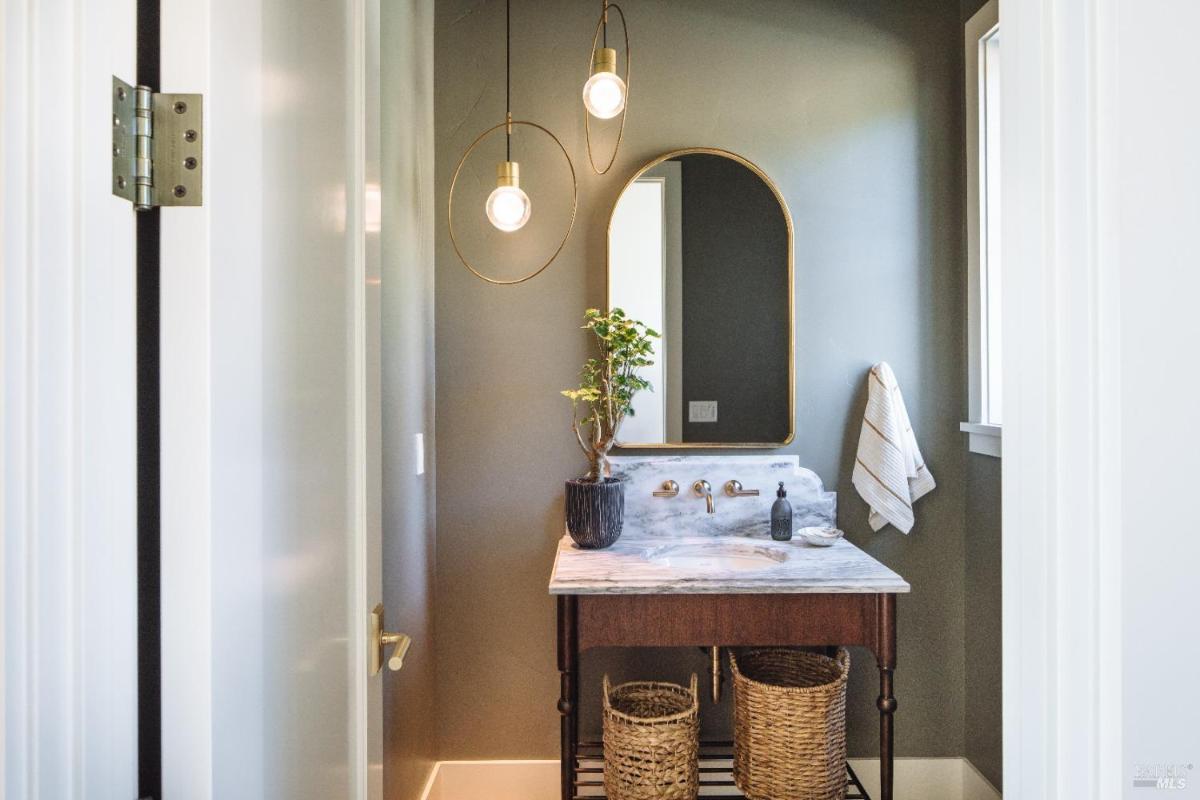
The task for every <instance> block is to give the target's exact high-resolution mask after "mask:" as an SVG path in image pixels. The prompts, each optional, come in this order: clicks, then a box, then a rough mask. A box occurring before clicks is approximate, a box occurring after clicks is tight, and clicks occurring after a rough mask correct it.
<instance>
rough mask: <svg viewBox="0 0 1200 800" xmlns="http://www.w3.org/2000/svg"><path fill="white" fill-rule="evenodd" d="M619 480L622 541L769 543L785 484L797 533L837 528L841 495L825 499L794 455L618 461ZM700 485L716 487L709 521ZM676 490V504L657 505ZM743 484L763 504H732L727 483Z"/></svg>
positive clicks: (748, 500) (741, 500) (739, 500)
mask: <svg viewBox="0 0 1200 800" xmlns="http://www.w3.org/2000/svg"><path fill="white" fill-rule="evenodd" d="M611 461H612V467H613V473H614V474H621V475H623V476H624V478H625V528H624V532H623V533H622V537H623V538H626V539H628V538H631V537H638V538H640V537H660V536H671V537H678V536H681V535H687V536H706V535H707V536H731V535H732V536H756V535H762V536H769V535H770V532H771V504H772V503H774V502H775V490H776V488H777V487H778V484H779V482H780V481H783V483H784V486H785V487H786V488H787V493H788V501H789V502H791V504H792V516H793V529H799V528H803V527H807V526H823V527H836V526H837V493H836V492H827V491H825V486H824V484H823V483H822V482H821V479H820V477H818V476H817V474H816V473H815V472H813V471H812V470H809V469H805V468H803V467H801V466H800V458H799V456H794V455H768V456H759V455H753V456H751V455H745V456H738V455H728V456H725V455H721V456H690V455H671V456H613V457H612V459H611ZM700 479H704V480H707V481H708V482H709V483H710V484H711V485H712V492H713V498H714V500H715V502H716V513H715V514H709V513H707V509H706V504H705V502H704V499H703V498H702V497H697V496H696V495H695V493H693V492H692V484H693V483H694V482H695V481H697V480H700ZM667 480H673V481H675V482H676V483H678V484H679V494H678V495H677V496H676V497H655V496H654V492H656V491H659V490H660V489H661V488H662V484H663V482H664V481H667ZM729 480H738V481H741V483H742V488H743V489H758V491H759V495H758V497H730V496H729V495H727V494H725V482H726V481H729Z"/></svg>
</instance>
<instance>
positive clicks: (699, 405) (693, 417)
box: [688, 400, 717, 422]
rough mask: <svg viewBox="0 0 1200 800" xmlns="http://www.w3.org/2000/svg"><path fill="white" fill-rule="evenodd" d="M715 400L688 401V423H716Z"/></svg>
mask: <svg viewBox="0 0 1200 800" xmlns="http://www.w3.org/2000/svg"><path fill="white" fill-rule="evenodd" d="M716 421H717V401H716V400H689V401H688V422H716Z"/></svg>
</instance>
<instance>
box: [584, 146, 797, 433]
mask: <svg viewBox="0 0 1200 800" xmlns="http://www.w3.org/2000/svg"><path fill="white" fill-rule="evenodd" d="M794 239H795V232H794V228H793V225H792V215H791V212H790V211H789V210H788V206H787V202H786V201H785V200H784V198H783V194H782V193H781V192H780V191H779V187H778V186H776V185H775V182H774V181H772V180H771V178H770V177H769V176H768V175H767V174H766V173H765V172H764V171H763V170H762V169H761V168H759V167H758V165H756V164H755V163H754V162H752V161H750V160H749V159H747V158H745V157H743V156H740V155H738V154H736V153H732V152H729V151H728V150H721V149H719V148H713V147H689V148H686V149H682V150H673V151H671V152H669V153H664V154H663V155H661V156H658V157H657V158H654V159H653V160H651V161H650V162H648V163H647V164H645V165H644V166H642V167H641V168H640V169H638V170H637V172H636V173H634V175H633V176H632V177H631V178H630V179H629V180H628V181H627V182H626V184H625V186H624V188H623V189H622V190H621V193H620V195H619V196H618V197H617V200H616V202H615V203H614V204H613V209H612V212H611V213H610V215H609V222H608V258H607V263H608V269H607V287H608V288H607V295H608V307H609V308H610V309H611V308H615V307H619V308H623V309H624V310H625V311H626V312H627V313H628V314H629V315H630V316H631V317H633V318H635V319H639V320H642V321H643V322H645V323H646V324H647V325H649V326H650V327H652V328H654V329H656V330H658V331H661V332H662V339H661V340H658V341H657V342H656V353H657V357H656V358H655V364H654V365H653V366H652V367H649V368H644V369H643V370H642V371H641V374H642V376H643V377H645V378H647V379H648V380H650V382H651V384H652V385H653V387H654V391H653V392H642V393H640V394H639V395H638V396H637V397H636V398H635V401H634V412H635V413H634V414H633V416H631V417H628V418H626V420H625V421H624V423H623V424H622V427H621V432H620V440H619V442H618V446H620V447H624V448H725V447H741V448H771V447H782V446H783V445H786V444H788V443H789V442H791V441H792V439H793V437H794V436H795V416H796V415H795V405H796V365H795V346H796V345H795V266H794V246H795V245H794Z"/></svg>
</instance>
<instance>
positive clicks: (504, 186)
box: [446, 0, 579, 286]
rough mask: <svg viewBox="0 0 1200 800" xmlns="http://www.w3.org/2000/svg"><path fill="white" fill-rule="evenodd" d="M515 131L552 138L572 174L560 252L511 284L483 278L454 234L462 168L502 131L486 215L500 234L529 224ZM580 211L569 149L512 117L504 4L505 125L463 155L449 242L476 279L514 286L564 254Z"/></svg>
mask: <svg viewBox="0 0 1200 800" xmlns="http://www.w3.org/2000/svg"><path fill="white" fill-rule="evenodd" d="M514 127H525V128H529V129H533V130H536V131H540V132H541V133H543V134H545V135H546V136H547V137H549V138H550V139H551V140H552V141H553V142H554V144H555V145H557V146H558V150H559V152H561V153H562V155H563V158H564V159H565V160H566V162H567V168H568V170H570V173H571V187H572V188H571V221H570V223H569V224H568V225H567V230H566V233H564V234H563V237H562V240H561V241H560V242H559V243H558V248H557V249H556V250H555V251H554V253H553V254H552V255H551V256H550V258H549V259H548V260H546V261H545V262H544V263H542V264H541V266H539V267H537V269H535V270H533V271H532V272H530V273H529V274H527V275H525V276H524V277H521V278H515V279H512V280H503V279H499V278H493V277H490V276H488V275H486V274H484V273H483V272H482V271H481V270H479V269H477V268H476V267H475V266H473V265H472V264H471V262H470V261H469V260H468V259H467V257H466V256H465V255H463V252H462V249H461V248H460V247H459V243H458V237H457V236H456V234H455V230H454V190H455V188H456V187H457V185H458V178H459V175H460V174H461V173H462V168H463V165H464V164H466V162H467V158H468V157H470V155H471V154H472V153H473V152H475V150H476V149H477V148H478V147H479V145H480V144H481V143H482V142H483V140H484V139H487V138H488V137H489V136H491V135H492V134H493V133H497V132H498V131H500V130H501V129H503V130H504V160H503V161H501V162H500V163H499V164H497V166H496V188H495V189H493V190H492V193H491V194H489V195H488V198H487V202H486V203H484V215H485V216H486V217H487V220H488V222H490V223H491V224H492V226H493V227H495V228H496V229H497V230H499V231H502V232H504V233H515V232H517V231H520V230H521V229H522V228H523V227H525V224H526V223H527V222H529V218H530V217H531V216H532V214H533V203H532V201H531V200H530V199H529V195H528V194H526V193H525V190H524V189H522V188H521V168H520V164H518V163H517V162H516V161H513V158H512V135H513V128H514ZM578 208H579V183H578V180H577V179H576V176H575V165H574V163H572V161H571V156H570V154H569V153H567V149H566V148H565V147H564V146H563V143H562V142H561V141H559V139H558V137H557V136H555V135H554V134H553V133H551V132H550V131H549V130H547V129H546V128H544V127H543V126H541V125H539V124H537V123H536V122H531V121H529V120H514V119H513V116H512V2H511V0H505V3H504V121H503V122H501V123H499V124H498V125H493V126H492V127H490V128H488V129H487V130H485V131H484V132H483V133H481V134H479V136H478V137H476V139H475V141H473V142H472V143H471V146H470V147H468V148H467V150H466V152H465V153H463V155H462V158H460V159H459V161H458V166H457V167H455V169H454V177H453V178H451V180H450V197H449V200H448V201H447V210H446V214H447V219H448V222H449V228H450V242H451V244H453V245H454V252H455V254H457V255H458V258H459V260H460V261H462V263H463V266H465V267H466V268H467V269H468V270H470V271H471V273H472V274H474V275H475V276H476V277H478V278H480V279H481V280H484V281H487V282H488V283H492V284H497V285H502V286H511V285H515V284H518V283H524V282H525V281H527V280H529V279H530V278H533V277H534V276H536V275H539V274H541V272H542V271H543V270H544V269H546V267H548V266H550V264H551V263H553V261H554V259H556V258H558V254H559V253H561V252H562V249H563V247H564V246H565V245H566V243H567V239H568V238H569V237H570V236H571V231H572V230H573V229H574V227H575V213H576V211H577V210H578Z"/></svg>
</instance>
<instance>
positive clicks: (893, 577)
mask: <svg viewBox="0 0 1200 800" xmlns="http://www.w3.org/2000/svg"><path fill="white" fill-rule="evenodd" d="M731 552H732V553H737V554H740V555H745V556H748V557H750V558H756V559H759V560H761V561H764V562H766V563H767V564H768V565H767V566H765V567H762V568H756V569H732V568H722V567H721V566H719V565H713V564H711V563H705V559H704V558H703V557H697V556H703V555H704V554H706V553H712V554H721V553H731ZM675 553H683V554H685V555H687V556H688V557H685V558H674V559H673V558H672V554H675ZM672 561H675V562H678V563H672ZM770 562H774V563H770ZM908 591H909V585H908V583H907V582H906V581H905V580H904V579H903V578H901V577H900V576H899V575H897V574H896V573H895V572H893V571H892V570H890V569H888V568H887V567H886V566H884V565H883V564H881V563H880V562H878V561H876V560H875V559H874V558H872V557H871V556H869V555H867V554H866V553H865V552H863V551H862V550H861V549H860V548H858V547H856V546H854V545H853V544H851V543H850V542H848V541H846V540H845V539H841V540H839V541H838V542H837V543H836V544H834V545H833V546H832V547H814V546H812V545H808V544H805V543H804V542H802V541H800V540H799V539H793V540H792V541H790V542H775V541H772V540H771V539H770V538H769V537H767V536H745V535H741V536H711V535H710V536H698V537H697V536H691V537H678V538H676V537H670V538H664V537H661V536H645V535H640V536H639V535H632V536H622V537H621V538H620V539H618V540H617V542H616V544H614V545H613V546H612V547H610V548H608V549H606V550H582V549H580V548H579V547H577V546H576V545H575V543H574V542H572V541H571V537H570V536H566V535H564V536H563V537H562V539H561V540H559V543H558V552H557V554H556V555H555V558H554V570H553V572H552V574H551V576H550V594H777V593H778V594H783V593H796V594H799V593H811V594H826V593H854V592H858V593H892V592H895V593H903V592H908Z"/></svg>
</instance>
